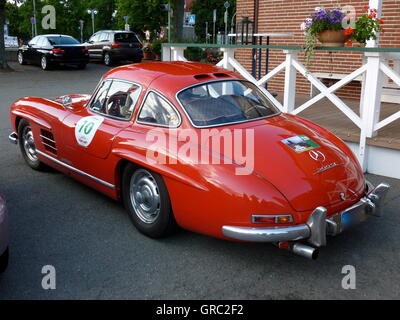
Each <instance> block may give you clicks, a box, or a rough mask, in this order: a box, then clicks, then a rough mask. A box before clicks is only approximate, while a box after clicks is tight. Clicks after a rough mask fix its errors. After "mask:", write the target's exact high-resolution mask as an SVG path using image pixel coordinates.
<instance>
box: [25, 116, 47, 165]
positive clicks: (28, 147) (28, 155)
mask: <svg viewBox="0 0 400 320" xmlns="http://www.w3.org/2000/svg"><path fill="white" fill-rule="evenodd" d="M18 137H19V147H20V149H21V153H22V156H23V157H24V159H25V162H26V163H27V164H28V166H30V167H31V168H32V169H34V170H43V169H45V168H46V166H45V164H43V163H42V162H41V161H40V160H39V158H38V157H37V152H36V144H35V139H34V138H33V133H32V129H31V126H30V124H29V121H28V120H26V119H22V120H21V121H20V122H19V124H18Z"/></svg>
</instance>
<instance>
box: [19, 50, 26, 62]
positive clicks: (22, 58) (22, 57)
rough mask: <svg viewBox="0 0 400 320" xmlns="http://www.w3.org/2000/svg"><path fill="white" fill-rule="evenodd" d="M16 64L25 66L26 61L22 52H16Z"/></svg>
mask: <svg viewBox="0 0 400 320" xmlns="http://www.w3.org/2000/svg"><path fill="white" fill-rule="evenodd" d="M18 63H19V64H20V65H24V64H26V61H25V58H24V54H23V53H22V51H19V52H18Z"/></svg>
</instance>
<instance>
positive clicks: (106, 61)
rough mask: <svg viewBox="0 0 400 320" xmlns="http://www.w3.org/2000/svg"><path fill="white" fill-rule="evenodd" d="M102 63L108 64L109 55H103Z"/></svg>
mask: <svg viewBox="0 0 400 320" xmlns="http://www.w3.org/2000/svg"><path fill="white" fill-rule="evenodd" d="M104 63H105V64H107V65H108V64H110V56H109V55H108V54H106V55H105V56H104Z"/></svg>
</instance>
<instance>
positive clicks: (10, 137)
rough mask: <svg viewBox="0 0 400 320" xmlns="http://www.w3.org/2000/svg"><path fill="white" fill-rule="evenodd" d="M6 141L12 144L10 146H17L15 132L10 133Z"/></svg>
mask: <svg viewBox="0 0 400 320" xmlns="http://www.w3.org/2000/svg"><path fill="white" fill-rule="evenodd" d="M8 140H9V141H10V142H11V143H12V144H18V135H17V134H16V133H15V132H12V133H10V135H9V136H8Z"/></svg>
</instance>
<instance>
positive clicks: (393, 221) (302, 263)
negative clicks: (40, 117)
mask: <svg viewBox="0 0 400 320" xmlns="http://www.w3.org/2000/svg"><path fill="white" fill-rule="evenodd" d="M14 66H15V65H14ZM15 67H16V68H17V71H16V72H12V73H0V120H1V121H0V150H1V152H0V190H1V191H2V192H3V193H4V194H5V196H6V198H7V201H8V209H9V214H10V220H11V244H10V249H11V259H10V265H9V269H8V270H7V271H6V273H5V274H4V275H3V276H1V277H0V299H309V298H311V299H327V298H333V299H361V298H366V299H383V298H389V299H393V298H397V299H398V298H399V292H400V272H399V266H400V241H399V227H400V215H399V204H400V195H399V190H400V181H399V180H394V179H389V178H385V177H379V176H372V175H369V179H370V180H371V181H372V182H375V183H376V182H380V181H386V182H388V183H390V184H391V185H392V189H391V190H390V193H389V195H388V199H387V200H388V201H387V204H386V208H385V211H386V215H385V216H384V217H383V218H373V219H370V220H369V221H368V222H367V223H365V224H363V225H361V226H359V227H358V228H356V229H354V230H352V232H347V233H345V234H342V235H340V236H338V237H336V238H334V239H330V240H329V242H328V246H327V247H326V248H323V249H322V250H321V254H320V258H319V259H318V260H316V261H311V260H307V259H305V258H302V257H299V256H296V255H294V254H291V253H290V252H286V251H283V250H279V249H277V248H275V247H273V246H272V245H268V244H252V243H235V242H228V241H223V240H218V239H214V238H210V237H207V236H202V235H199V234H194V233H191V232H187V231H181V232H179V233H178V234H176V235H174V236H172V237H169V238H167V239H163V240H152V239H149V238H147V237H145V236H143V235H142V234H140V233H139V232H138V231H136V229H135V228H134V227H133V226H132V225H131V223H130V221H129V218H128V216H127V214H126V213H125V211H124V208H123V206H122V205H121V204H120V203H118V202H115V201H113V200H110V199H108V198H107V197H105V196H103V195H102V194H100V193H98V192H96V191H94V190H92V189H90V188H88V187H86V186H84V185H82V184H80V183H78V182H76V181H74V180H72V179H70V178H68V177H66V176H64V175H62V174H60V173H57V172H47V173H41V172H35V171H33V170H31V169H30V168H28V167H27V165H25V163H24V161H23V159H22V157H21V155H20V153H19V149H18V148H17V147H16V146H14V145H12V144H10V143H9V142H8V138H7V137H8V134H9V133H10V128H11V126H10V121H9V116H8V112H9V106H10V104H11V103H12V102H13V101H14V100H16V99H17V98H19V97H22V96H44V97H56V96H60V95H63V94H69V93H90V92H91V91H92V90H93V89H94V87H95V86H96V84H97V82H98V81H99V79H100V76H101V75H102V74H104V73H105V72H106V71H107V70H108V68H107V67H104V66H102V65H100V64H89V66H88V68H87V70H84V71H79V70H75V69H68V68H66V69H63V70H57V71H49V72H43V71H41V70H40V69H39V68H38V67H32V66H26V67H23V68H22V67H19V66H15ZM45 265H52V266H54V267H55V268H56V272H57V273H56V275H57V277H56V289H55V290H44V289H42V286H41V282H42V277H43V275H42V273H41V270H42V267H43V266H45ZM345 265H353V266H354V267H355V268H356V289H354V290H351V289H350V290H344V289H342V287H341V283H342V278H343V276H344V275H343V274H342V273H341V271H342V268H343V266H345Z"/></svg>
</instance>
